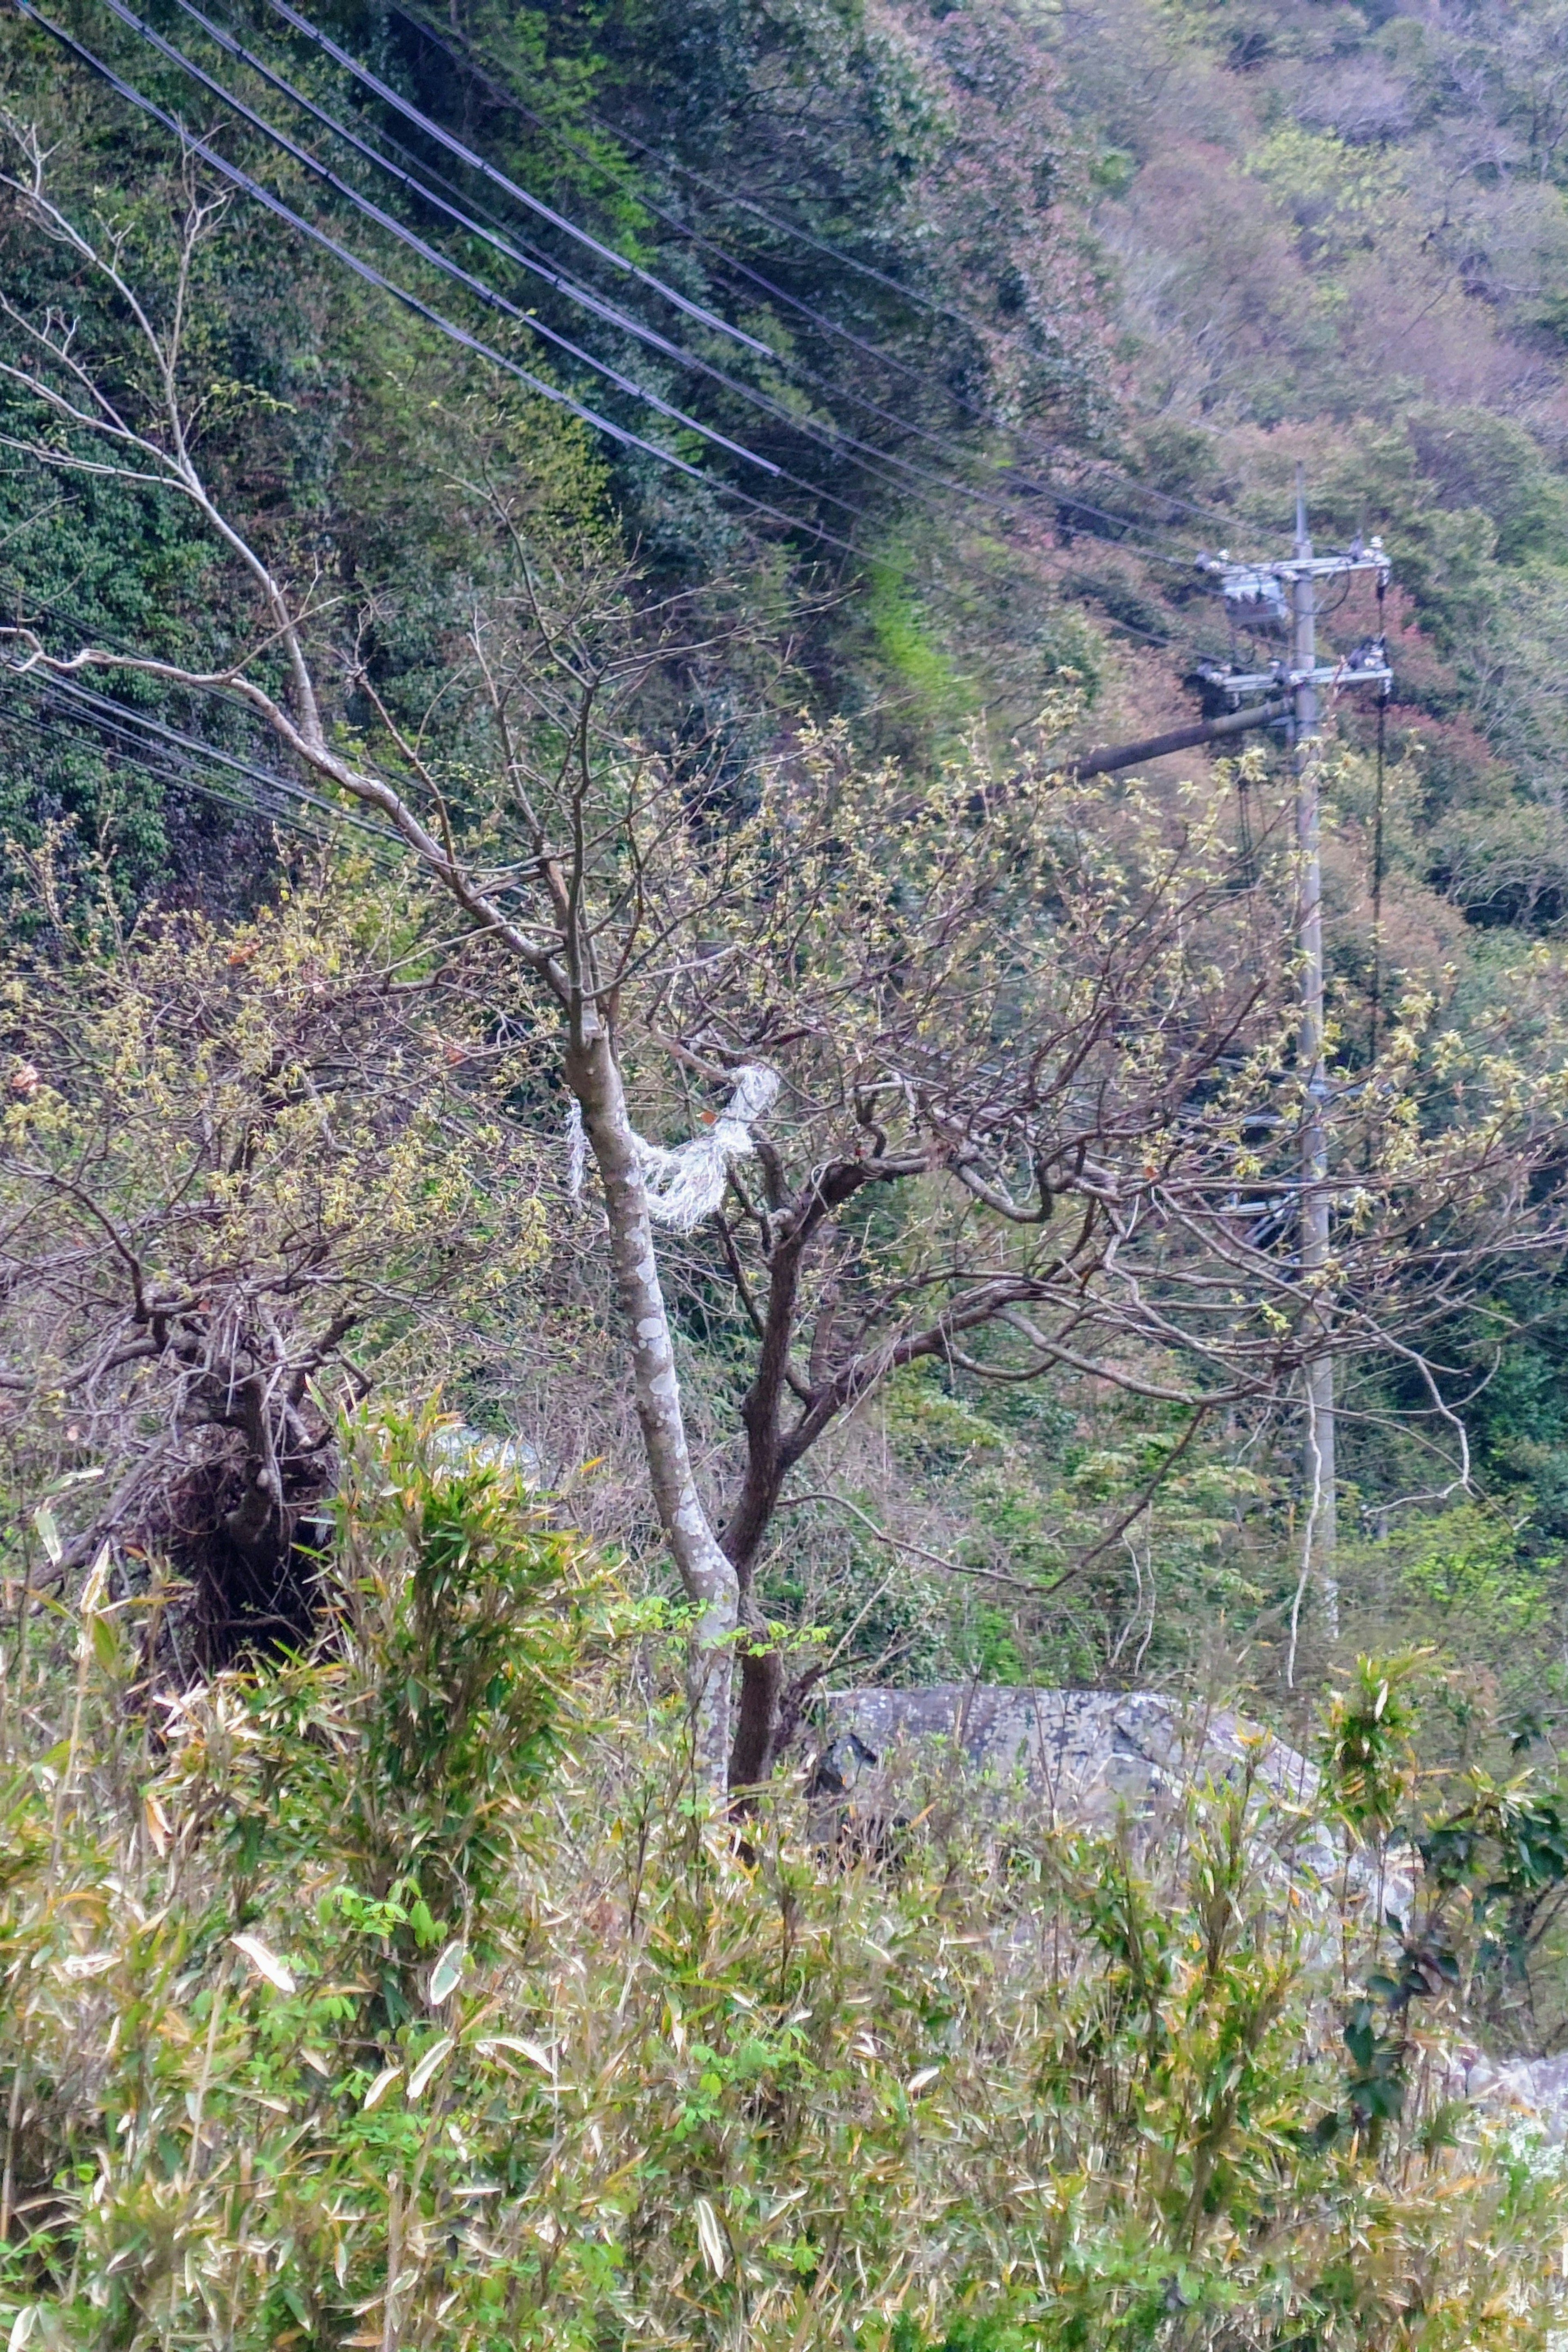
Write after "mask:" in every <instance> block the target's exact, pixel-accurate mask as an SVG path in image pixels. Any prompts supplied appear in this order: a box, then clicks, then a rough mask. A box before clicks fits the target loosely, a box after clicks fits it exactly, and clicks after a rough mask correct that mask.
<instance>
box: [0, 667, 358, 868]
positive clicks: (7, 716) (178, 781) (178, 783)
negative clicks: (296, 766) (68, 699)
mask: <svg viewBox="0 0 1568 2352" xmlns="http://www.w3.org/2000/svg"><path fill="white" fill-rule="evenodd" d="M0 729H8V730H11V732H12V733H13V734H22V733H26V734H28V735H34V736H37V738H38V739H39V740H41V741H43V742H44V743H46V744H47V745H50V746H51V747H57V748H58V740H59V735H60V732H61V731H62V730H59V729H58V727H52V726H50V725H49V724H48V723H47V720H46V719H41V718H37V717H34V716H32V715H30V714H29V713H27V712H25V711H20V710H16V709H13V708H11V707H10V706H9V705H8V704H6V703H5V702H4V701H0ZM68 732H69V737H70V740H72V741H73V742H77V743H81V744H83V745H89V746H90V747H91V749H92V750H93V751H94V752H95V753H96V754H97V755H98V756H99V757H100V758H101V759H102V760H104V761H107V762H108V763H109V765H110V766H111V767H114V768H121V769H125V770H127V771H128V772H132V773H134V774H138V775H146V776H151V777H153V778H154V779H155V780H156V781H157V782H160V783H163V784H166V785H172V786H174V787H175V788H177V789H178V790H179V791H180V792H182V793H194V794H195V796H196V797H197V798H198V799H201V800H206V801H212V802H214V803H216V804H217V805H218V806H219V807H220V808H228V809H237V810H240V811H243V812H244V813H246V814H249V815H251V816H255V815H257V814H261V815H262V816H265V817H266V818H268V821H269V822H270V823H271V824H279V825H283V826H285V827H287V829H288V830H289V832H290V833H296V834H298V835H300V837H301V838H302V839H304V840H307V841H312V842H316V843H318V844H321V845H324V844H326V843H328V842H330V841H331V837H332V836H331V833H330V832H329V831H328V830H327V828H326V827H325V826H323V825H319V824H312V823H311V822H310V819H309V818H308V817H305V816H300V815H296V814H291V813H290V811H289V809H288V808H287V807H272V806H268V805H267V804H265V803H258V800H257V799H256V797H255V796H254V795H253V794H247V793H243V792H238V791H234V792H226V791H224V790H223V789H222V787H221V786H219V785H217V784H214V783H210V782H202V781H201V779H200V778H198V777H196V776H195V775H193V774H192V773H191V772H189V770H188V769H184V768H176V767H174V766H171V765H167V764H165V763H164V762H163V761H159V760H157V759H156V758H153V757H151V756H149V755H148V754H147V753H145V752H144V751H117V750H115V749H113V748H112V747H111V746H106V745H105V744H103V743H102V742H101V741H100V740H99V738H98V736H97V735H96V734H93V735H89V734H86V733H84V732H79V731H78V730H68ZM286 789H291V788H286ZM376 854H377V856H382V855H384V853H383V852H381V851H380V850H379V848H378V850H377V853H376Z"/></svg>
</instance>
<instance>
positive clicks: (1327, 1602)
mask: <svg viewBox="0 0 1568 2352" xmlns="http://www.w3.org/2000/svg"><path fill="white" fill-rule="evenodd" d="M1291 619H1292V622H1293V629H1292V643H1291V654H1292V667H1293V669H1294V673H1295V679H1294V683H1295V695H1296V709H1295V715H1294V718H1293V719H1292V720H1291V734H1292V737H1293V740H1294V748H1295V768H1296V846H1297V849H1298V851H1299V853H1300V883H1299V886H1298V887H1299V888H1300V946H1301V1045H1300V1055H1301V1068H1302V1071H1303V1073H1304V1075H1305V1077H1306V1081H1307V1105H1306V1118H1305V1119H1304V1121H1303V1124H1302V1129H1301V1222H1300V1244H1301V1274H1302V1278H1303V1280H1305V1281H1306V1282H1308V1283H1312V1284H1316V1283H1318V1282H1321V1277H1322V1271H1323V1268H1324V1267H1325V1266H1326V1265H1328V1262H1329V1192H1328V1173H1329V1139H1328V1134H1327V1131H1326V1129H1325V1128H1324V1124H1323V1107H1324V1104H1325V1102H1326V1100H1327V1097H1328V1091H1329V1074H1328V1067H1327V1064H1326V1062H1325V1060H1324V1055H1323V868H1322V857H1321V842H1320V835H1321V823H1322V811H1321V803H1320V800H1319V794H1318V751H1319V741H1318V686H1317V670H1318V583H1317V577H1316V575H1315V573H1314V572H1313V570H1312V542H1311V540H1310V537H1309V535H1308V531H1307V485H1306V469H1305V468H1304V467H1301V466H1300V465H1298V467H1297V468H1296V573H1295V578H1294V581H1293V582H1292V583H1291ZM1316 1319H1317V1323H1318V1328H1319V1332H1320V1335H1321V1337H1322V1338H1323V1339H1325V1341H1326V1339H1327V1336H1328V1334H1327V1328H1326V1311H1323V1310H1320V1312H1319V1314H1318V1316H1317V1318H1316ZM1303 1378H1304V1384H1305V1388H1306V1392H1307V1442H1306V1449H1305V1456H1304V1460H1303V1463H1302V1470H1303V1483H1304V1486H1305V1489H1306V1495H1305V1499H1306V1506H1307V1532H1306V1536H1305V1538H1304V1539H1303V1546H1302V1558H1303V1564H1304V1567H1305V1570H1306V1574H1307V1575H1308V1576H1309V1577H1315V1578H1316V1580H1317V1583H1318V1587H1319V1590H1320V1591H1321V1594H1322V1599H1323V1613H1324V1617H1325V1619H1326V1620H1327V1624H1328V1631H1329V1634H1330V1638H1331V1639H1333V1638H1336V1637H1337V1635H1338V1633H1339V1630H1340V1587H1339V1579H1338V1577H1337V1576H1336V1575H1335V1573H1334V1548H1335V1542H1336V1538H1337V1533H1338V1527H1337V1520H1338V1513H1337V1511H1336V1508H1335V1500H1334V1360H1333V1357H1332V1355H1331V1353H1330V1352H1329V1349H1328V1348H1327V1346H1326V1345H1325V1347H1324V1348H1323V1349H1322V1352H1321V1354H1318V1355H1313V1356H1310V1357H1309V1358H1308V1360H1307V1362H1306V1365H1305V1367H1304V1372H1303Z"/></svg>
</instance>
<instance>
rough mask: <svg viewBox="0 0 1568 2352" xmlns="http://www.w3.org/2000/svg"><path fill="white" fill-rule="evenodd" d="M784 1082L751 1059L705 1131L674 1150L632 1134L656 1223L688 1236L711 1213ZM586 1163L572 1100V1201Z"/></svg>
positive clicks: (748, 1154)
mask: <svg viewBox="0 0 1568 2352" xmlns="http://www.w3.org/2000/svg"><path fill="white" fill-rule="evenodd" d="M782 1083H783V1082H782V1080H781V1079H780V1077H779V1074H778V1072H777V1071H776V1070H770V1069H769V1067H768V1066H767V1064H766V1063H765V1062H747V1063H745V1064H744V1065H743V1066H742V1067H741V1068H740V1069H738V1070H737V1071H736V1072H735V1091H734V1093H733V1094H732V1095H731V1097H730V1099H729V1101H728V1102H727V1103H726V1104H725V1106H724V1108H723V1109H722V1110H721V1112H720V1114H719V1117H718V1118H716V1119H715V1120H714V1122H713V1124H712V1126H711V1127H710V1128H709V1129H708V1130H707V1132H706V1133H705V1134H702V1135H694V1136H693V1137H692V1139H691V1140H690V1142H689V1143H680V1144H678V1145H677V1146H676V1148H675V1150H673V1151H667V1150H665V1149H664V1147H663V1145H662V1144H658V1143H645V1142H644V1141H643V1139H642V1137H641V1136H640V1135H637V1136H634V1137H633V1139H632V1140H633V1141H634V1142H635V1143H636V1145H637V1158H638V1160H640V1161H641V1163H642V1172H643V1182H644V1183H645V1185H646V1186H647V1209H648V1214H649V1216H650V1217H651V1218H652V1219H653V1221H654V1223H655V1224H656V1225H669V1226H671V1227H673V1229H674V1230H675V1232H677V1233H678V1234H689V1233H692V1232H694V1231H695V1230H696V1228H697V1227H698V1226H699V1225H700V1223H702V1220H703V1218H704V1217H710V1216H711V1215H712V1213H713V1212H714V1210H715V1209H716V1208H717V1207H718V1206H719V1203H720V1202H721V1200H722V1199H723V1197H724V1187H725V1185H726V1183H728V1181H729V1178H730V1171H731V1168H732V1167H734V1165H735V1163H736V1161H737V1160H749V1159H750V1158H751V1157H752V1153H753V1152H754V1151H755V1150H756V1148H757V1147H756V1145H755V1144H754V1143H753V1142H752V1126H753V1125H754V1124H755V1122H756V1121H757V1120H758V1119H760V1118H766V1117H767V1114H768V1112H769V1111H770V1110H771V1109H772V1108H773V1102H774V1100H775V1098H776V1097H777V1095H778V1090H779V1087H780V1085H781V1084H782ZM587 1167H588V1139H587V1137H586V1135H585V1134H584V1131H583V1113H582V1111H581V1109H580V1108H579V1107H578V1105H577V1103H576V1101H575V1099H574V1101H573V1104H572V1108H571V1109H570V1111H569V1112H568V1113H567V1116H566V1189H567V1191H568V1192H570V1193H571V1195H572V1197H573V1199H574V1200H575V1199H576V1198H577V1196H578V1194H579V1193H580V1192H581V1191H582V1189H583V1179H584V1175H585V1174H586V1172H587Z"/></svg>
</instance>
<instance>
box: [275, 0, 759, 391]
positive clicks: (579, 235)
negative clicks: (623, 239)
mask: <svg viewBox="0 0 1568 2352" xmlns="http://www.w3.org/2000/svg"><path fill="white" fill-rule="evenodd" d="M269 5H271V6H272V7H274V8H275V9H276V10H277V12H278V14H279V16H282V17H283V18H284V19H285V20H286V22H287V23H289V24H290V25H292V26H293V27H294V29H295V31H296V32H298V33H302V34H303V35H304V36H305V37H306V39H307V40H310V41H314V42H315V43H316V44H317V46H318V47H321V48H322V49H324V50H325V51H326V53H327V55H328V56H329V57H330V58H332V59H333V61H334V62H335V63H336V64H338V65H340V66H342V68H343V69H344V70H345V72H348V73H352V74H353V76H354V78H355V79H356V80H359V81H362V82H363V84H364V86H365V88H366V89H373V90H374V92H375V94H376V96H377V97H378V98H379V99H381V100H383V101H384V104H386V105H387V106H391V107H394V108H395V110H396V111H397V112H398V113H399V114H401V115H402V116H403V117H404V119H405V121H409V122H412V123H414V124H416V126H417V128H418V129H419V130H421V131H424V133H425V134H426V138H429V139H434V140H436V141H437V142H439V144H440V145H441V146H443V147H445V148H446V149H447V152H448V153H450V154H453V155H456V156H457V157H458V161H459V162H460V163H467V164H468V166H469V167H470V169H472V170H474V171H476V172H479V173H483V175H484V176H485V178H486V179H488V180H493V181H494V183H495V184H496V185H497V186H498V187H499V188H502V189H504V190H505V192H506V194H508V195H509V196H510V197H511V198H512V200H513V201H514V203H517V204H520V205H523V206H524V207H525V208H526V209H527V210H528V211H529V212H531V213H536V214H537V215H539V217H540V218H541V219H542V220H547V221H549V222H550V224H551V226H552V227H554V228H558V229H560V230H561V231H562V232H563V235H565V236H570V237H574V238H575V239H576V241H577V242H578V244H579V245H584V246H586V247H588V249H589V250H590V252H593V253H596V254H597V255H598V257H599V258H600V260H601V261H607V262H609V263H611V264H612V266H613V267H614V268H616V269H624V270H626V271H627V272H628V273H629V274H630V275H631V276H632V277H633V278H638V279H640V280H641V282H642V284H643V285H645V286H647V287H650V288H651V289H653V291H654V292H655V293H656V294H658V295H661V296H662V297H663V299H665V301H667V302H672V303H673V304H674V305H675V308H676V309H677V310H684V311H685V313H686V315H687V317H688V318H689V319H696V320H700V323H701V324H702V325H703V326H705V327H712V328H714V329H715V330H716V331H717V332H718V333H720V334H721V335H728V336H730V337H731V338H732V339H733V341H736V342H738V343H745V344H747V345H749V346H750V348H751V349H752V351H754V352H763V353H764V354H768V355H769V356H771V353H768V346H767V345H766V343H762V342H759V341H757V338H756V337H755V336H754V335H748V334H746V333H745V332H744V331H742V329H741V328H739V327H732V326H731V324H730V321H729V320H727V319H721V317H720V316H719V314H718V312H717V311H716V310H706V309H704V307H703V305H702V304H701V303H700V302H693V301H692V300H691V299H689V296H687V295H685V294H682V293H681V292H680V291H679V289H677V288H676V287H673V286H667V285H666V284H665V282H664V280H663V279H662V278H656V277H654V275H653V273H652V272H651V270H647V269H644V268H641V267H640V266H639V265H638V264H637V262H635V261H632V260H629V259H628V258H627V257H626V255H625V254H624V253H617V252H616V250H615V248H614V247H613V246H608V245H603V244H601V243H600V241H599V239H598V238H597V237H596V236H590V235H589V233H588V231H587V230H586V229H584V228H579V227H578V226H577V224H576V222H575V221H572V220H568V219H567V217H566V215H565V214H564V213H558V212H556V211H555V209H554V207H553V206H552V205H547V204H544V203H542V201H541V199H540V198H539V197H538V196H535V195H531V194H530V193H529V191H528V190H527V189H526V188H520V187H519V186H518V185H517V184H516V183H515V181H512V180H509V179H508V178H507V176H506V174H505V173H504V172H498V171H497V170H496V168H495V166H494V164H493V163H486V161H485V159H484V157H483V156H482V155H476V154H475V152H474V151H473V149H472V148H471V147H466V146H465V145H464V144H463V142H462V141H461V140H460V139H456V138H454V137H453V135H452V133H451V132H450V131H444V130H443V129H442V127H441V125H440V124H439V123H438V122H435V121H431V119H430V117H429V116H428V115H426V114H421V112H420V111H419V109H418V108H417V107H416V106H412V105H410V103H409V101H408V100H407V99H405V98H403V97H401V96H400V95H399V93H398V92H397V91H396V90H395V89H393V88H392V85H391V84H390V83H389V82H384V81H383V80H382V79H381V78H380V76H379V75H377V74H374V73H372V72H371V70H370V68H369V67H368V66H363V65H361V64H360V63H359V62H358V60H357V59H356V58H352V57H350V55H349V53H348V51H347V50H346V49H340V48H339V47H338V45H337V43H336V42H335V41H334V40H332V39H331V38H330V37H329V36H328V35H327V34H325V33H323V32H322V31H321V29H320V27H319V26H315V25H312V24H311V23H310V20H309V18H308V17H305V16H300V15H299V14H298V13H297V11H296V10H294V9H293V8H290V7H289V5H288V0H269Z"/></svg>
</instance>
